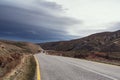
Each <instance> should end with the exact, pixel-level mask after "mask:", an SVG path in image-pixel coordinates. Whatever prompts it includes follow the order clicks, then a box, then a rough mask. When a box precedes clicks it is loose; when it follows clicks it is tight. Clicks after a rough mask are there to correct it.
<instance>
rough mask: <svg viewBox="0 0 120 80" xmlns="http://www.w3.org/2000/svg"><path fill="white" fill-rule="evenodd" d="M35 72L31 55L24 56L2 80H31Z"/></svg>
mask: <svg viewBox="0 0 120 80" xmlns="http://www.w3.org/2000/svg"><path fill="white" fill-rule="evenodd" d="M35 70H36V62H35V59H34V56H33V55H24V56H23V58H22V59H21V62H20V64H19V65H17V66H16V67H15V68H14V69H12V71H11V72H10V73H8V74H7V75H6V76H4V77H3V78H2V80H33V78H34V74H35Z"/></svg>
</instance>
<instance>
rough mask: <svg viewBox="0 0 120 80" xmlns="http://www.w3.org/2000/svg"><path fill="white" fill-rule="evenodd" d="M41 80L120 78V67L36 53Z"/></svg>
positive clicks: (118, 79) (105, 79) (114, 79)
mask: <svg viewBox="0 0 120 80" xmlns="http://www.w3.org/2000/svg"><path fill="white" fill-rule="evenodd" d="M35 56H36V57H37V59H38V62H39V64H40V70H41V80H120V67H119V66H114V65H108V64H103V63H97V62H92V61H87V60H81V59H74V58H67V57H60V56H51V55H45V54H37V55H35Z"/></svg>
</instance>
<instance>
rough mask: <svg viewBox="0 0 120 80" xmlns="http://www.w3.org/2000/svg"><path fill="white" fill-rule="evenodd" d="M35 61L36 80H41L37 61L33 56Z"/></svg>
mask: <svg viewBox="0 0 120 80" xmlns="http://www.w3.org/2000/svg"><path fill="white" fill-rule="evenodd" d="M34 58H35V61H36V73H37V80H41V74H40V66H39V63H38V59H37V57H36V56H34Z"/></svg>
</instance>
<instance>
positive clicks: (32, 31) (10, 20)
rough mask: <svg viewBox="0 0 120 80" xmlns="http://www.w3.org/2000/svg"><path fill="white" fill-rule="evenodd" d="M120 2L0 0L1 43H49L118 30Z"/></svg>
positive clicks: (116, 0)
mask: <svg viewBox="0 0 120 80" xmlns="http://www.w3.org/2000/svg"><path fill="white" fill-rule="evenodd" d="M119 4H120V0H0V39H9V40H20V41H30V42H48V41H59V40H70V39H75V38H81V37H84V36H87V35H90V34H93V33H98V32H103V31H115V30H119V29H120V16H119V15H120V5H119Z"/></svg>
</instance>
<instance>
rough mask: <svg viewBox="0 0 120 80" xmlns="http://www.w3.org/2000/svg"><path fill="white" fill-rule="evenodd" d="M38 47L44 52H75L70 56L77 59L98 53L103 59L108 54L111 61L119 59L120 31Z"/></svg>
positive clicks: (42, 44) (41, 44)
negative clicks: (44, 50) (80, 56)
mask: <svg viewBox="0 0 120 80" xmlns="http://www.w3.org/2000/svg"><path fill="white" fill-rule="evenodd" d="M39 45H40V46H41V47H42V48H44V49H46V50H56V51H66V52H75V53H74V54H72V55H73V56H76V55H77V56H78V57H79V55H81V54H83V55H85V54H87V55H86V56H87V57H88V56H89V55H88V54H91V53H92V54H98V53H100V54H102V56H104V57H108V54H110V55H109V57H110V56H112V57H111V58H113V59H114V58H116V56H117V57H118V58H120V30H118V31H115V32H103V33H96V34H93V35H90V36H87V37H84V38H80V39H75V40H70V41H59V42H48V43H40V44H39ZM80 53H81V54H80ZM103 53H104V55H103ZM112 54H113V55H112ZM100 56H101V55H100ZM113 56H115V57H113Z"/></svg>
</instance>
